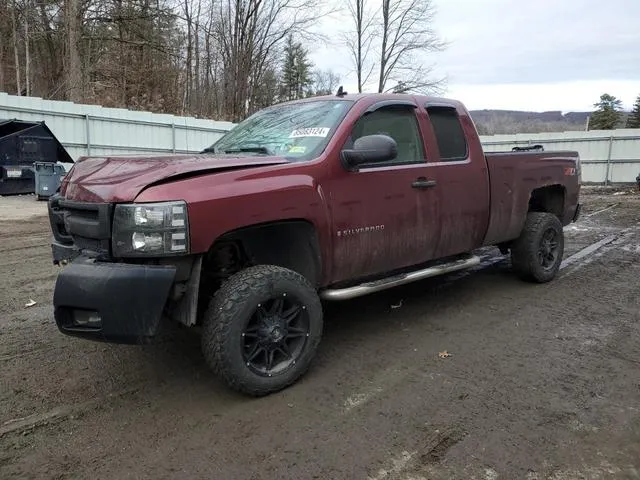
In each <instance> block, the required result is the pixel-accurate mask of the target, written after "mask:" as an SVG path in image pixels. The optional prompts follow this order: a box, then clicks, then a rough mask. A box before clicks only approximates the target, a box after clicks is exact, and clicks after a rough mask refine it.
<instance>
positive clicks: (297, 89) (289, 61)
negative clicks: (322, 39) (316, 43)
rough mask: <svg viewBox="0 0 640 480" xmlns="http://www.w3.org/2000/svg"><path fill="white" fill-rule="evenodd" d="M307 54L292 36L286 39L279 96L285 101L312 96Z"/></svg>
mask: <svg viewBox="0 0 640 480" xmlns="http://www.w3.org/2000/svg"><path fill="white" fill-rule="evenodd" d="M308 55H309V53H308V52H307V50H306V49H305V48H304V47H303V46H302V44H301V43H299V42H295V41H294V39H293V35H289V36H288V37H287V43H286V45H285V47H284V63H283V66H282V85H281V96H282V97H283V99H285V100H297V99H299V98H304V97H306V96H309V95H310V94H312V93H313V92H312V90H311V87H312V85H313V79H312V73H311V68H312V67H313V65H312V63H311V62H310V61H309V58H308Z"/></svg>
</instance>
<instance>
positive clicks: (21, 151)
mask: <svg viewBox="0 0 640 480" xmlns="http://www.w3.org/2000/svg"><path fill="white" fill-rule="evenodd" d="M34 162H45V163H51V164H56V163H57V162H61V163H73V160H72V159H71V157H70V156H69V153H68V152H67V151H66V150H65V149H64V147H63V146H62V145H61V144H60V142H59V141H58V139H57V138H56V137H55V135H54V134H53V133H52V132H51V130H49V128H48V127H47V126H46V125H45V123H44V122H27V121H23V120H0V195H9V194H17V193H34V191H35V172H34V166H33V165H34Z"/></svg>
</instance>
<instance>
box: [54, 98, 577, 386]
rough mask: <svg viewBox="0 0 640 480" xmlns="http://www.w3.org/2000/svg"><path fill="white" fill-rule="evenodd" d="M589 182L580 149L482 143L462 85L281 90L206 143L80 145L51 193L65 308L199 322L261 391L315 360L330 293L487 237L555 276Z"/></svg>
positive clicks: (100, 336) (147, 321)
mask: <svg viewBox="0 0 640 480" xmlns="http://www.w3.org/2000/svg"><path fill="white" fill-rule="evenodd" d="M579 190H580V161H579V158H578V154H577V153H576V152H535V153H531V152H518V153H513V152H509V153H496V154H485V153H483V151H482V147H481V145H480V141H479V138H478V134H477V132H476V130H475V127H474V125H473V122H472V120H471V118H470V117H469V114H468V112H467V110H466V109H465V108H464V106H463V105H462V104H461V103H459V102H457V101H452V100H446V99H441V98H431V97H421V96H411V95H396V94H389V95H385V94H370V95H338V96H326V97H316V98H311V99H306V100H302V101H296V102H290V103H283V104H279V105H276V106H273V107H270V108H267V109H264V110H262V111H259V112H257V113H256V114H254V115H253V116H251V117H250V118H248V119H247V120H245V121H244V122H242V123H240V124H239V125H237V126H236V127H235V128H234V129H233V130H231V131H230V132H229V133H227V134H226V135H225V136H223V137H222V138H221V139H220V140H218V141H217V142H216V143H215V144H214V145H213V146H212V147H210V148H208V149H206V150H205V151H203V152H202V153H200V154H193V155H167V156H157V157H106V158H104V157H100V158H82V159H80V160H79V161H78V162H77V163H76V164H75V165H74V167H73V168H72V170H71V171H70V173H69V174H68V175H67V177H66V179H65V181H64V182H63V184H62V186H61V188H60V192H59V193H58V194H56V195H55V196H54V197H52V198H51V199H50V201H49V214H50V220H51V228H52V230H53V235H54V239H53V243H52V248H53V257H54V263H56V264H61V265H65V267H64V268H63V270H62V271H61V273H60V274H59V276H58V279H57V283H56V287H55V293H54V299H53V302H54V306H55V319H56V322H57V325H58V327H59V329H60V330H61V331H62V332H63V333H66V334H69V335H76V336H80V337H84V338H89V339H94V340H102V341H107V342H119V343H143V342H148V341H150V340H152V339H153V337H154V336H156V334H157V332H158V329H159V326H160V324H161V321H163V320H164V319H173V320H174V321H177V322H180V323H182V324H184V325H187V326H201V327H202V350H203V353H204V356H205V358H206V361H207V362H208V364H209V365H210V366H211V368H212V369H213V370H214V371H216V372H217V373H218V374H220V375H221V377H222V378H223V379H224V380H225V381H226V382H227V383H228V384H229V385H230V386H231V387H232V388H235V389H237V390H239V391H242V392H244V393H248V394H252V395H264V394H268V393H271V392H275V391H278V390H280V389H282V388H284V387H286V386H288V385H290V384H292V383H293V382H295V381H296V380H297V379H298V378H299V377H300V376H301V375H303V373H304V372H305V371H306V370H307V368H308V367H309V365H310V364H311V362H312V359H313V357H314V355H315V353H316V349H317V347H318V343H319V341H320V337H321V334H322V327H323V312H322V303H321V299H324V300H345V299H350V298H353V297H357V296H359V295H364V294H368V293H371V292H375V291H378V290H382V289H384V288H389V287H392V286H395V285H399V284H403V283H407V282H410V281H414V280H418V279H421V278H426V277H431V276H435V275H439V274H443V273H447V272H451V271H455V270H460V269H463V268H468V267H471V266H473V265H477V264H478V262H479V259H478V257H477V256H474V255H473V253H472V252H473V251H474V250H476V249H478V248H479V247H482V246H492V245H495V246H498V247H499V248H500V249H501V251H502V252H503V253H507V252H509V251H510V252H511V258H512V264H513V267H514V269H515V270H516V271H517V272H518V274H519V275H520V276H521V277H523V278H525V279H529V280H533V281H536V282H546V281H549V280H551V279H552V278H553V277H554V276H555V275H556V273H557V271H558V268H559V266H560V262H561V260H562V255H563V245H564V243H563V238H564V237H563V225H567V224H569V223H570V222H572V221H575V219H576V218H577V216H578V215H579V211H580V205H579Z"/></svg>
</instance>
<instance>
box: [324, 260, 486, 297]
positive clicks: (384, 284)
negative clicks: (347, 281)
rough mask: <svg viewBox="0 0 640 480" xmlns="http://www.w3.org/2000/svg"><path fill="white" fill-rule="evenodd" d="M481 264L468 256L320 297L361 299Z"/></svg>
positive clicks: (326, 292) (333, 290)
mask: <svg viewBox="0 0 640 480" xmlns="http://www.w3.org/2000/svg"><path fill="white" fill-rule="evenodd" d="M479 264H480V257H477V256H475V255H467V256H464V257H462V258H459V259H458V260H454V261H452V262H449V263H443V264H440V265H434V266H432V267H427V268H423V269H421V270H416V271H413V272H407V273H401V274H399V275H394V276H392V277H388V278H383V279H381V280H375V281H373V282H366V283H362V284H360V285H356V286H353V287H347V288H337V289H331V288H329V289H326V290H322V291H321V292H320V297H321V298H323V299H324V300H350V299H352V298H356V297H361V296H363V295H368V294H370V293H375V292H379V291H382V290H386V289H388V288H392V287H397V286H399V285H404V284H406V283H411V282H416V281H418V280H423V279H425V278H431V277H437V276H438V275H444V274H445V273H451V272H455V271H457V270H464V269H465V268H471V267H475V266H476V265H479Z"/></svg>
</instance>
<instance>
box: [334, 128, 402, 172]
mask: <svg viewBox="0 0 640 480" xmlns="http://www.w3.org/2000/svg"><path fill="white" fill-rule="evenodd" d="M397 156H398V144H397V143H396V141H395V140H394V139H393V138H391V137H390V136H388V135H365V136H364V137H360V138H358V139H357V140H356V141H355V142H353V148H352V149H349V150H342V152H341V157H342V163H343V165H344V166H345V168H346V169H347V170H356V169H357V168H358V166H360V165H362V164H364V163H378V162H388V161H389V160H393V159H394V158H396V157H397Z"/></svg>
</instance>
